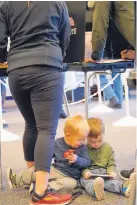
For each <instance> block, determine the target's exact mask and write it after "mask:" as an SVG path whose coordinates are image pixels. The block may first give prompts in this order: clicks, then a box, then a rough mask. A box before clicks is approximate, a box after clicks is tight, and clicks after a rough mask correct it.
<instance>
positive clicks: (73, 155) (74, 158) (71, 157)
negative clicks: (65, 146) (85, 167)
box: [68, 154, 77, 164]
mask: <svg viewBox="0 0 137 205" xmlns="http://www.w3.org/2000/svg"><path fill="white" fill-rule="evenodd" d="M76 160H77V155H76V154H71V155H70V156H69V157H68V162H69V164H72V163H75V162H76Z"/></svg>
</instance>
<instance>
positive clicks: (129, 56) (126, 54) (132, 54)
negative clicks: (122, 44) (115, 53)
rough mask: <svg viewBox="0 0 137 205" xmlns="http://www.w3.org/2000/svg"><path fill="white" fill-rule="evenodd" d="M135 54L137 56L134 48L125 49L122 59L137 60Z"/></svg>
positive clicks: (122, 52)
mask: <svg viewBox="0 0 137 205" xmlns="http://www.w3.org/2000/svg"><path fill="white" fill-rule="evenodd" d="M135 56H136V53H135V51H133V50H128V51H127V50H124V51H121V58H122V59H129V60H135Z"/></svg>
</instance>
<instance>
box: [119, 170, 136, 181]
mask: <svg viewBox="0 0 137 205" xmlns="http://www.w3.org/2000/svg"><path fill="white" fill-rule="evenodd" d="M133 172H134V169H131V170H121V172H120V173H119V176H120V178H121V179H123V180H125V181H126V180H128V179H129V178H130V175H131V174H132V173H133Z"/></svg>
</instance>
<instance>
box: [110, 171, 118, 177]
mask: <svg viewBox="0 0 137 205" xmlns="http://www.w3.org/2000/svg"><path fill="white" fill-rule="evenodd" d="M109 175H110V176H112V177H113V178H116V176H117V175H116V173H115V172H111V173H109Z"/></svg>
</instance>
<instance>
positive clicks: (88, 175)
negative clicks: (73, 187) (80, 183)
mask: <svg viewBox="0 0 137 205" xmlns="http://www.w3.org/2000/svg"><path fill="white" fill-rule="evenodd" d="M91 176H92V174H91V172H90V171H86V172H84V176H83V177H84V179H89V178H90V177H91Z"/></svg>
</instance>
